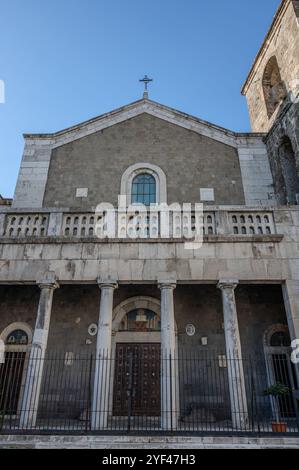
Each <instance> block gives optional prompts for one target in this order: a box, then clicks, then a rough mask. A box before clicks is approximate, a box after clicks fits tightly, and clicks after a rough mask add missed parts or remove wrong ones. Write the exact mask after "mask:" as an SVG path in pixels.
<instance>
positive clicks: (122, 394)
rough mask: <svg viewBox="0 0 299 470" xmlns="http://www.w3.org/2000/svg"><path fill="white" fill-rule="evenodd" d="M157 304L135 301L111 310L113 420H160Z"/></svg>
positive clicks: (136, 299) (159, 355)
mask: <svg viewBox="0 0 299 470" xmlns="http://www.w3.org/2000/svg"><path fill="white" fill-rule="evenodd" d="M160 342H161V322H160V302H159V301H158V300H157V299H153V298H150V297H134V298H131V299H128V300H126V301H124V302H122V303H121V304H120V305H119V306H118V307H117V308H116V309H115V310H114V319H113V356H114V359H115V367H114V371H113V397H112V399H113V403H112V414H113V416H129V415H131V416H138V417H142V416H146V417H155V416H160V413H161V395H160V394H161V390H160V388H161V387H160V367H161V352H160V351H161V347H160Z"/></svg>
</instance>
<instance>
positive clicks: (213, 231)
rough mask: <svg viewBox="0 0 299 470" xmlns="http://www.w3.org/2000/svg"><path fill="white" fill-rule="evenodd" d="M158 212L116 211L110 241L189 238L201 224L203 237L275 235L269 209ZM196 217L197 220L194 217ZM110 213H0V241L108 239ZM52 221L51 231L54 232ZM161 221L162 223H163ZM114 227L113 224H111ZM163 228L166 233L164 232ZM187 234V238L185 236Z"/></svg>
mask: <svg viewBox="0 0 299 470" xmlns="http://www.w3.org/2000/svg"><path fill="white" fill-rule="evenodd" d="M162 217H164V216H162V214H161V213H160V212H158V211H157V212H151V213H149V212H144V213H139V212H138V211H135V212H134V213H130V212H129V213H128V212H121V211H120V212H118V213H117V214H116V217H115V218H114V220H115V225H114V226H113V229H114V233H115V236H112V237H111V238H116V239H118V238H119V239H126V238H132V239H133V238H139V239H147V238H156V239H157V238H174V239H180V238H190V233H191V234H192V233H194V230H195V228H198V227H199V225H198V224H200V223H202V225H201V226H202V229H201V230H202V233H203V235H204V236H243V237H244V236H268V235H275V234H277V231H276V227H275V222H274V215H273V211H271V210H255V209H253V210H250V211H249V210H241V209H240V208H238V209H237V210H234V209H233V208H232V209H228V210H223V209H219V210H205V211H204V213H203V216H200V215H197V214H195V213H194V212H191V213H183V212H181V211H177V212H173V213H170V214H169V218H168V219H167V220H166V222H167V223H166V224H165V220H164V221H162ZM197 217H199V218H197ZM107 219H109V214H107V213H106V212H105V211H103V212H102V213H98V212H96V213H95V212H89V213H80V212H76V213H74V212H63V213H60V212H58V211H57V212H48V211H46V210H43V212H41V213H29V211H28V212H26V213H24V212H18V213H17V212H12V211H11V209H9V210H8V211H7V212H5V211H2V212H1V213H0V237H1V238H13V239H15V238H17V239H19V238H26V237H28V238H29V237H63V238H75V239H84V238H99V239H101V238H102V239H104V238H108V237H109V236H110V234H109V231H107V230H108V229H107ZM53 220H54V225H55V227H54V230H53ZM162 222H164V224H163V223H162ZM112 225H113V224H112ZM165 227H166V230H165ZM187 234H188V235H187Z"/></svg>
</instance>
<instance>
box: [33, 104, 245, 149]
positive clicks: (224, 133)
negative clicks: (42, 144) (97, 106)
mask: <svg viewBox="0 0 299 470" xmlns="http://www.w3.org/2000/svg"><path fill="white" fill-rule="evenodd" d="M144 113H146V114H149V115H152V116H155V117H157V118H159V119H162V120H164V121H166V122H169V123H172V124H175V125H177V126H180V127H182V128H184V129H188V130H191V131H193V132H196V133H198V134H201V135H203V136H206V137H209V138H212V139H214V140H217V141H219V142H222V143H225V144H227V145H230V146H233V147H237V137H238V134H236V133H234V132H232V131H229V130H227V129H224V128H222V127H219V126H216V125H214V124H211V123H209V122H207V121H204V120H201V119H199V118H196V117H194V116H191V115H189V114H185V113H183V112H181V111H177V110H175V109H173V108H169V107H168V106H164V105H161V104H159V103H156V102H154V101H151V100H149V99H142V100H139V101H136V102H135V103H132V104H129V105H127V106H124V107H122V108H119V109H116V110H114V111H112V112H109V113H106V114H103V115H101V116H98V117H96V118H93V119H90V120H88V121H85V122H83V123H81V124H78V125H75V126H72V127H69V128H67V129H64V130H62V131H59V132H56V133H53V134H24V138H25V139H30V140H32V139H33V140H44V139H45V140H46V141H47V144H48V145H51V147H52V148H55V147H59V146H61V145H65V144H67V143H70V142H73V141H75V140H78V139H81V138H83V137H86V136H88V135H91V134H94V133H96V132H99V131H101V130H103V129H106V128H108V127H111V126H114V125H115V124H119V123H122V122H124V121H126V120H128V119H132V118H134V117H136V116H139V115H141V114H144Z"/></svg>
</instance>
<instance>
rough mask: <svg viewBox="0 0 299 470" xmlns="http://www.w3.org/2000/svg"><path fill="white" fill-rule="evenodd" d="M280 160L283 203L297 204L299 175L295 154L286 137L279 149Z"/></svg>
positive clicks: (298, 199) (298, 200) (298, 198)
mask: <svg viewBox="0 0 299 470" xmlns="http://www.w3.org/2000/svg"><path fill="white" fill-rule="evenodd" d="M279 160H280V165H281V171H282V176H283V180H284V188H283V189H284V191H283V192H284V194H283V197H282V203H285V204H297V203H298V202H299V174H298V169H297V165H296V159H295V153H294V150H293V147H292V143H291V141H290V139H289V138H288V137H284V139H283V140H282V143H281V145H280V147H279Z"/></svg>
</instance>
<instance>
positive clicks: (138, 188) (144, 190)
mask: <svg viewBox="0 0 299 470" xmlns="http://www.w3.org/2000/svg"><path fill="white" fill-rule="evenodd" d="M132 203H133V204H134V203H141V204H144V205H146V206H149V205H150V204H155V203H156V180H155V178H154V177H153V176H152V175H149V174H148V173H142V174H140V175H138V176H135V178H134V179H133V183H132Z"/></svg>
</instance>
